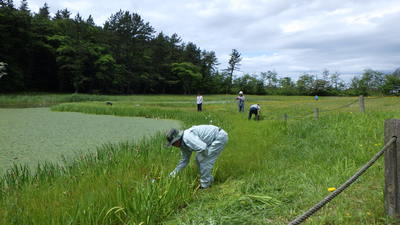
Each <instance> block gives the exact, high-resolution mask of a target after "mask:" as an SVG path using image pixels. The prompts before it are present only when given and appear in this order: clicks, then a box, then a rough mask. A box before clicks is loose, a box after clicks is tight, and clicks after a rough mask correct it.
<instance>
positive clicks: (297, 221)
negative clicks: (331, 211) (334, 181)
mask: <svg viewBox="0 0 400 225" xmlns="http://www.w3.org/2000/svg"><path fill="white" fill-rule="evenodd" d="M396 140H397V137H392V138H391V139H390V140H389V142H387V143H386V145H385V146H384V147H383V148H382V149H381V150H380V151H379V152H378V153H376V154H375V155H374V156H373V157H372V159H371V160H370V161H369V162H368V163H366V164H365V165H364V166H363V167H362V168H361V169H360V170H359V171H357V172H356V173H355V174H354V175H353V176H352V177H351V178H349V179H348V180H347V181H346V182H344V183H343V184H342V185H341V186H340V187H339V188H338V189H336V190H335V191H334V192H332V193H331V194H330V195H328V196H327V197H325V198H324V199H323V200H321V201H320V202H318V203H317V204H316V205H314V206H313V207H311V208H310V209H309V210H307V211H306V212H305V213H303V214H302V215H300V216H298V217H297V218H296V219H294V220H293V221H292V222H290V223H289V224H288V225H298V224H300V223H302V222H304V221H305V220H306V219H307V218H309V217H310V216H312V215H313V214H314V213H316V212H317V211H318V210H320V209H321V208H322V207H323V206H324V205H326V204H327V203H328V202H330V201H332V199H334V198H335V197H336V196H338V195H339V194H340V193H342V191H344V190H345V189H346V188H348V187H349V186H350V185H351V184H352V183H354V182H355V181H356V180H357V179H358V178H359V177H360V176H361V175H362V174H363V173H364V172H365V171H366V170H367V169H368V168H370V167H371V166H372V165H373V164H374V163H375V162H376V161H377V160H378V159H379V158H380V157H381V156H382V155H383V153H385V151H386V149H388V148H389V147H390V146H391V145H392V144H393V143H395V141H396Z"/></svg>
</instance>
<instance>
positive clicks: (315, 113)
mask: <svg viewBox="0 0 400 225" xmlns="http://www.w3.org/2000/svg"><path fill="white" fill-rule="evenodd" d="M318 118H319V109H318V108H315V109H314V119H316V120H317V119H318Z"/></svg>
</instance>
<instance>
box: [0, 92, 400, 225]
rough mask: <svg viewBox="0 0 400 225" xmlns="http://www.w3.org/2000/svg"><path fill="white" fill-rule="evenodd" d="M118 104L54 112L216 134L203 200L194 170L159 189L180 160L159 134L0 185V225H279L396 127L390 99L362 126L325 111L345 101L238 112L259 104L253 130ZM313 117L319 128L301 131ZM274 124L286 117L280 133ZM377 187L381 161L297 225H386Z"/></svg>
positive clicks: (228, 118) (268, 103)
mask: <svg viewBox="0 0 400 225" xmlns="http://www.w3.org/2000/svg"><path fill="white" fill-rule="evenodd" d="M230 97H231V96H213V97H212V98H214V99H216V100H218V99H222V100H224V99H228V98H230ZM129 98H132V99H136V100H138V99H140V100H139V101H141V102H140V103H139V104H138V102H135V101H130V100H129V99H119V100H120V101H117V102H115V104H113V106H111V107H107V106H106V105H105V104H104V102H91V103H88V102H85V103H68V104H61V105H58V106H55V107H53V110H56V111H77V112H84V113H95V114H108V115H118V116H143V117H152V118H169V119H179V120H182V121H183V122H184V123H185V127H189V126H191V125H195V124H203V123H207V124H209V123H212V124H215V125H218V126H221V127H223V128H224V129H225V130H227V131H228V133H229V143H228V146H227V147H226V149H224V151H223V153H222V155H221V157H220V158H219V160H218V162H217V164H216V166H215V167H214V174H215V184H214V186H213V187H212V188H211V189H209V190H205V191H199V190H197V189H196V187H197V182H198V177H197V168H196V166H195V165H194V164H191V165H190V166H189V168H187V169H186V170H184V172H183V173H182V174H181V175H179V176H178V177H177V178H175V179H170V178H168V177H167V174H168V172H169V171H171V170H172V169H173V168H174V166H175V164H176V163H177V161H178V160H179V150H177V149H166V148H164V137H163V135H162V134H159V135H157V136H156V137H154V138H152V139H147V140H143V141H141V142H139V143H137V144H123V143H121V144H120V145H107V146H103V147H102V148H100V149H99V150H98V151H97V153H95V154H91V155H85V156H82V158H80V159H77V160H75V161H73V162H66V166H65V167H60V166H55V165H51V164H42V165H40V167H41V169H39V172H38V173H36V174H32V173H30V172H29V170H28V169H26V168H24V167H20V166H15V167H14V169H12V170H11V171H10V173H8V174H7V175H6V176H5V177H3V179H1V181H0V185H1V188H0V189H1V192H0V193H1V195H0V197H1V201H0V223H2V224H287V223H288V222H289V221H290V220H291V219H294V218H295V217H296V216H297V215H298V214H301V213H302V212H304V211H305V210H307V209H308V208H309V207H311V206H312V205H313V204H315V203H317V202H318V201H320V200H321V199H322V198H323V197H324V196H326V195H327V194H329V192H328V191H327V188H328V187H338V186H339V185H340V184H341V183H342V182H344V181H345V180H346V179H348V178H349V177H350V176H351V175H352V174H353V173H355V172H356V171H357V169H358V168H359V167H361V166H362V165H363V164H364V163H366V162H367V161H368V160H369V159H370V157H372V156H373V155H374V154H375V153H376V152H377V151H378V150H380V148H381V147H382V146H383V121H384V120H385V119H388V118H394V117H399V116H400V113H399V109H400V107H399V106H398V104H397V101H398V100H397V99H396V98H384V99H380V100H379V101H376V99H371V100H368V99H367V100H366V106H367V113H366V114H361V113H359V112H358V110H359V109H358V106H357V104H355V105H350V106H348V107H345V108H340V109H339V110H337V111H329V110H330V109H334V108H338V107H339V106H342V105H345V104H347V103H349V102H351V101H354V100H356V98H337V97H335V98H328V97H326V98H321V99H320V100H319V101H318V102H316V101H313V100H312V99H310V98H308V97H280V96H265V97H264V96H248V99H250V101H249V102H247V103H246V107H248V106H249V104H251V103H260V104H261V107H262V113H263V116H264V118H265V119H264V120H262V121H253V120H251V121H249V120H247V114H240V113H237V107H236V105H235V104H234V103H217V104H212V105H209V106H208V107H207V110H206V111H205V112H201V113H198V112H195V108H194V107H192V106H191V105H190V104H182V103H180V102H175V103H173V102H170V101H169V98H170V96H166V97H165V98H163V97H159V98H158V99H156V98H155V97H143V96H138V97H136V98H135V96H131V97H129ZM146 98H147V100H146ZM174 98H177V97H174ZM182 99H184V100H185V101H186V100H188V99H189V98H188V97H184V98H182ZM176 100H179V99H178V98H177V99H176ZM151 101H153V103H151ZM156 101H165V103H157V102H156ZM146 102H147V103H149V104H147V103H146ZM316 107H318V108H320V110H321V115H320V119H319V120H314V119H312V110H313V109H314V108H316ZM324 110H325V111H324ZM284 113H286V114H289V120H288V121H287V122H285V121H283V120H282V115H283V114H284ZM310 114H311V116H309V115H310ZM383 179H384V178H383V162H382V160H380V161H378V162H377V164H376V165H374V166H373V167H372V168H370V169H369V170H368V172H367V173H366V174H364V175H363V176H362V177H361V178H360V179H359V181H357V182H356V183H354V184H353V185H352V186H350V188H349V189H347V190H346V191H345V192H343V193H342V194H341V195H339V196H338V197H337V198H336V199H335V200H333V201H332V202H331V203H329V204H328V205H327V206H326V207H325V208H323V209H322V210H321V211H319V212H318V213H317V214H315V215H314V216H312V217H311V218H310V219H309V220H307V222H306V223H305V224H396V222H397V221H394V220H392V219H390V218H388V217H387V216H386V215H385V213H384V209H383V183H384V182H383Z"/></svg>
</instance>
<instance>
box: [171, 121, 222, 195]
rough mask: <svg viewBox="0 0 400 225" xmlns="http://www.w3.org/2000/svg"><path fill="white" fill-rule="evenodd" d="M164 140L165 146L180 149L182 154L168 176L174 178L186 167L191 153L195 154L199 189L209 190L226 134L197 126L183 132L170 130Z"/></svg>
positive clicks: (207, 127)
mask: <svg viewBox="0 0 400 225" xmlns="http://www.w3.org/2000/svg"><path fill="white" fill-rule="evenodd" d="M166 138H167V141H168V143H167V146H174V147H177V148H180V150H181V153H182V159H181V160H180V161H179V163H178V165H177V166H176V168H175V169H174V170H173V171H172V172H171V173H170V174H169V175H170V176H171V177H175V176H176V174H177V173H179V171H181V170H182V169H183V168H185V167H186V166H187V164H188V163H189V160H190V156H191V155H192V152H196V162H197V165H198V166H199V172H200V188H202V189H205V188H209V187H210V186H211V184H212V183H213V181H214V177H213V176H212V174H211V172H212V168H213V166H214V163H215V161H216V160H217V158H218V156H219V154H220V153H221V152H222V150H223V149H224V147H225V144H226V143H227V142H228V134H227V133H226V132H225V131H224V130H223V129H221V128H219V127H216V126H213V125H199V126H193V127H191V128H189V129H187V130H184V131H182V130H181V131H179V130H177V129H171V130H170V131H169V132H168V133H167V136H166Z"/></svg>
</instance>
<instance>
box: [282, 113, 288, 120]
mask: <svg viewBox="0 0 400 225" xmlns="http://www.w3.org/2000/svg"><path fill="white" fill-rule="evenodd" d="M283 119H284V120H285V122H287V120H288V115H287V114H286V113H285V114H283Z"/></svg>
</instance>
